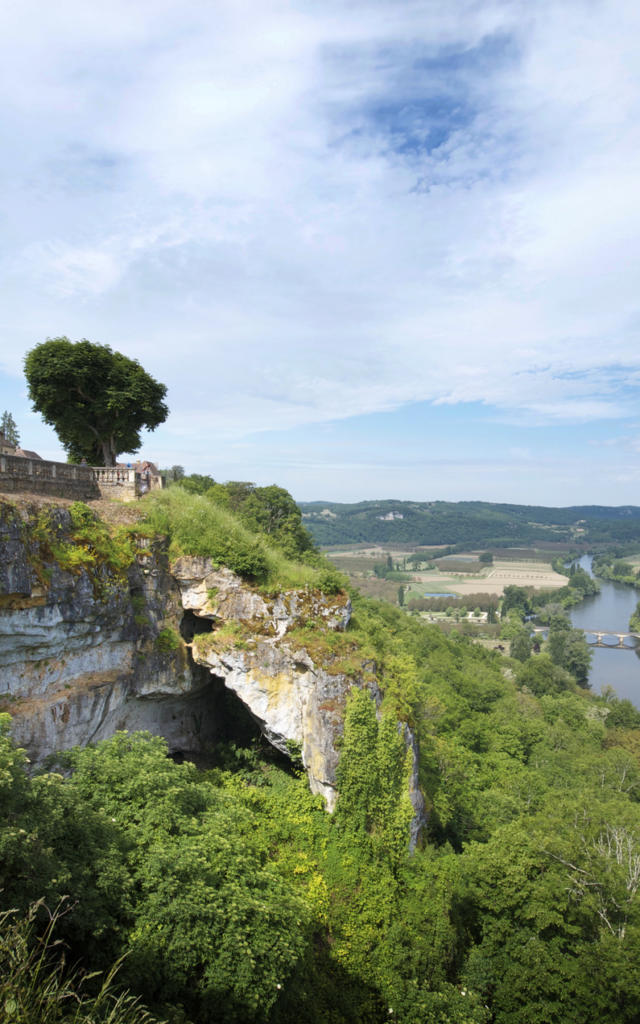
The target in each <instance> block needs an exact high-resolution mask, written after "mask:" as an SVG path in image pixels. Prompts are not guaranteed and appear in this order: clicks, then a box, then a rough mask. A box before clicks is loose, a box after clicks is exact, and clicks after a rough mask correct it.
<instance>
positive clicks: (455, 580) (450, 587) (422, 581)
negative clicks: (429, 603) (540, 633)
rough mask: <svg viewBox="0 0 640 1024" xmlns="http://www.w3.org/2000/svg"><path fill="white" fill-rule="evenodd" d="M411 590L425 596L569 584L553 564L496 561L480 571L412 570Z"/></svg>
mask: <svg viewBox="0 0 640 1024" xmlns="http://www.w3.org/2000/svg"><path fill="white" fill-rule="evenodd" d="M411 577H412V583H411V591H412V593H415V594H416V595H418V594H419V595H420V596H422V595H423V594H424V593H427V592H428V593H433V594H435V593H445V592H449V591H450V592H451V593H454V594H460V595H461V596H462V597H464V595H465V594H497V595H501V594H502V593H503V591H504V588H505V587H508V586H513V585H515V586H517V587H535V589H536V590H552V589H555V588H559V587H564V586H566V583H567V577H566V576H561V575H560V573H557V572H554V570H553V569H552V568H551V566H547V565H544V564H543V563H541V562H511V561H504V562H501V561H496V562H494V564H493V565H491V566H489V567H488V568H487V569H483V570H482V571H481V572H479V573H473V574H469V573H454V572H447V573H442V572H440V570H438V569H433V570H430V571H428V572H425V571H421V572H419V573H411Z"/></svg>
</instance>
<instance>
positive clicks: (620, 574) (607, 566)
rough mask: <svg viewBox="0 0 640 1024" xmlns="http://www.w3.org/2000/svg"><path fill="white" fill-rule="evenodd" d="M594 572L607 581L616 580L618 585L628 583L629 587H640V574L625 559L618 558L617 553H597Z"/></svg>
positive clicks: (594, 560)
mask: <svg viewBox="0 0 640 1024" xmlns="http://www.w3.org/2000/svg"><path fill="white" fill-rule="evenodd" d="M593 571H594V573H595V574H596V576H600V577H602V579H605V580H615V581H616V582H617V583H626V584H627V585H628V586H631V587H635V586H638V584H639V582H640V573H639V572H638V570H637V569H635V568H634V566H633V565H631V563H630V562H625V561H624V559H622V558H620V557H618V555H617V554H616V551H604V552H599V553H597V554H596V555H595V556H594V558H593Z"/></svg>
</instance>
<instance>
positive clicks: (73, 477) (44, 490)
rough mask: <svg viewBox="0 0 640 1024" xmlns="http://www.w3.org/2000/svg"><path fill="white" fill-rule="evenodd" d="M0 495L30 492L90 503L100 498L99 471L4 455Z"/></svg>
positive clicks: (85, 467) (61, 463) (0, 463)
mask: <svg viewBox="0 0 640 1024" xmlns="http://www.w3.org/2000/svg"><path fill="white" fill-rule="evenodd" d="M0 491H5V492H6V491H9V492H16V491H27V492H29V493H31V494H46V495H51V497H55V498H72V499H74V500H76V501H90V500H91V499H92V498H99V497H100V488H99V486H98V482H97V481H96V474H95V470H94V469H93V468H92V467H91V466H72V465H70V464H69V463H67V462H48V461H47V460H46V459H26V458H24V457H23V456H21V455H0Z"/></svg>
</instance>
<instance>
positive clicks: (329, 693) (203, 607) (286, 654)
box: [171, 558, 425, 846]
mask: <svg viewBox="0 0 640 1024" xmlns="http://www.w3.org/2000/svg"><path fill="white" fill-rule="evenodd" d="M171 569H172V573H173V576H174V578H175V579H176V580H177V581H178V585H179V587H180V591H181V594H182V601H183V605H184V607H185V608H188V609H189V611H191V612H193V613H194V614H195V615H196V616H197V617H199V618H202V619H209V620H211V622H212V628H211V630H210V631H209V632H205V633H203V634H199V635H197V636H195V637H194V640H193V644H192V654H193V658H194V661H195V662H196V663H197V664H199V665H202V666H205V667H206V668H207V669H208V670H209V671H210V672H211V673H212V674H213V675H215V676H216V677H218V678H221V679H223V680H224V682H225V685H226V686H227V687H229V689H231V690H233V691H234V693H236V694H237V695H238V697H239V698H240V700H241V701H242V702H243V704H245V706H246V707H247V708H248V709H249V711H250V712H251V715H252V716H253V718H254V719H255V720H256V722H257V723H258V725H259V726H260V729H261V730H262V732H263V734H264V735H265V736H266V737H267V739H268V740H269V742H270V743H272V744H273V746H275V747H276V748H277V749H278V750H281V751H282V752H283V753H291V752H292V745H293V749H295V750H299V752H300V756H301V758H302V763H303V765H304V767H305V770H306V772H307V776H308V778H309V785H310V787H311V791H312V792H313V793H319V794H321V795H322V796H323V797H324V799H325V801H326V805H327V808H328V810H330V811H333V809H334V807H335V804H336V800H337V796H338V794H337V790H336V767H337V765H338V759H339V743H340V739H341V737H342V733H343V729H344V711H345V706H346V701H347V696H348V694H349V692H350V691H351V689H352V688H353V687H354V686H359V687H362V688H366V689H368V690H369V692H370V693H371V695H372V697H373V698H374V700H375V701H376V703H377V704H378V705H380V702H381V699H382V694H381V692H380V689H379V687H378V685H377V682H376V680H375V675H374V674H373V672H372V668H373V667H374V666H372V665H371V664H367V663H363V664H362V670H361V671H360V672H359V673H356V675H355V676H351V675H349V676H347V675H345V674H344V673H341V672H332V671H331V666H330V665H327V664H322V665H318V664H315V663H314V661H313V659H312V658H311V657H310V655H309V653H308V651H307V650H305V649H304V647H300V645H299V644H296V642H295V641H294V640H292V639H291V637H289V636H288V634H289V632H290V631H291V630H293V629H295V627H296V626H301V625H303V624H304V622H306V621H307V620H308V619H309V618H312V619H313V620H314V621H316V622H318V621H320V622H321V623H322V624H323V626H325V627H326V628H328V629H330V630H340V631H342V630H345V629H346V627H347V625H348V624H349V618H350V615H351V604H350V602H349V601H348V600H345V597H344V595H338V596H337V597H333V598H332V597H328V596H327V595H324V594H318V593H308V592H306V591H287V592H286V593H282V594H279V595H278V596H277V597H276V598H275V599H274V600H269V599H268V598H264V597H262V596H261V595H259V594H257V593H255V592H254V591H252V590H251V589H250V588H249V587H247V585H246V584H244V583H243V582H242V581H241V580H240V579H239V578H238V577H237V576H235V575H234V573H232V572H229V570H228V569H214V568H213V566H212V565H211V563H210V562H208V560H207V559H192V558H181V559H179V560H178V561H177V562H176V563H174V564H173V565H172V567H171ZM231 620H235V621H239V622H242V623H245V624H246V625H247V627H248V629H247V632H246V636H247V637H248V638H249V639H248V640H243V639H242V638H241V637H239V638H238V639H239V641H240V642H239V643H238V642H236V643H234V642H233V641H231V642H230V643H228V644H225V643H224V642H222V643H218V642H217V641H216V623H217V624H220V623H221V622H225V621H231ZM402 730H403V735H404V740H405V744H406V746H407V748H408V749H410V750H411V751H412V755H413V775H412V779H411V802H412V804H413V807H414V811H415V816H414V819H413V823H412V831H411V845H412V846H414V845H415V842H416V841H417V838H418V835H419V832H420V829H421V828H422V826H423V824H424V821H425V804H424V798H423V796H422V793H421V791H420V788H419V785H418V745H417V742H416V740H415V737H414V735H413V733H412V732H411V730H410V728H409V727H408V726H407V725H403V726H402Z"/></svg>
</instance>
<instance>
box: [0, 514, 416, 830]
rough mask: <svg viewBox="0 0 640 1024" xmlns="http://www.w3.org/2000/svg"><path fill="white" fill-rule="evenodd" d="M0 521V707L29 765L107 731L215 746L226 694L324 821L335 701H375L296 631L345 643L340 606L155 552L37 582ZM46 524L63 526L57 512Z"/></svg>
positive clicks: (341, 599) (335, 739)
mask: <svg viewBox="0 0 640 1024" xmlns="http://www.w3.org/2000/svg"><path fill="white" fill-rule="evenodd" d="M6 509H7V507H6V506H4V505H3V504H2V503H1V502H0V702H2V703H1V704H0V706H2V710H9V711H10V712H11V714H12V716H13V735H14V738H15V739H16V740H17V742H18V743H19V744H20V745H22V746H24V747H26V749H27V751H28V754H29V757H30V758H31V759H32V761H34V762H38V761H41V760H43V759H44V758H45V757H47V756H48V755H50V754H52V753H54V752H56V751H58V750H64V749H68V748H69V747H72V746H76V745H85V744H87V743H91V742H95V741H97V740H100V739H103V738H106V737H108V736H110V735H112V734H113V733H114V732H116V731H117V730H119V729H129V730H135V729H148V730H149V731H151V732H153V733H155V734H158V735H162V736H164V737H165V739H166V740H167V742H168V744H169V748H170V750H172V751H182V752H185V753H187V754H190V755H193V754H198V753H201V752H202V751H205V750H206V749H207V747H208V745H210V744H211V742H213V741H215V740H217V739H222V738H224V721H223V711H222V705H223V703H224V702H223V701H222V700H221V694H222V692H223V686H226V687H227V688H228V689H229V690H231V691H232V692H234V693H235V694H236V695H237V696H238V698H239V699H240V700H241V701H242V703H243V704H244V705H245V707H246V708H247V710H248V712H249V713H250V715H251V716H252V717H253V719H254V721H255V722H256V723H257V724H258V725H259V727H260V729H261V730H262V732H263V733H264V735H265V736H266V737H267V739H268V740H269V741H270V742H271V743H272V744H273V745H274V746H275V747H277V748H278V749H279V750H281V751H283V752H284V753H288V754H291V755H294V754H298V753H299V755H300V757H301V759H302V763H303V765H304V767H305V769H306V771H307V774H308V778H309V784H310V786H311V789H312V791H313V792H314V793H318V794H321V795H322V796H323V797H324V799H325V801H326V804H327V807H328V809H329V810H333V808H334V806H335V803H336V798H337V793H336V767H337V764H338V759H339V744H340V739H341V736H342V732H343V726H344V711H345V705H346V700H347V697H348V694H349V692H350V691H351V689H352V688H353V687H354V686H359V687H363V688H366V689H368V690H369V692H370V693H371V695H372V697H373V698H374V700H375V701H376V703H377V704H378V705H379V704H380V701H381V693H380V690H379V688H378V684H377V682H376V678H375V666H374V665H373V664H372V663H370V662H369V663H367V662H363V663H362V664H361V667H360V668H358V669H357V670H356V671H355V672H352V671H351V670H350V672H349V675H347V674H345V673H344V672H341V671H339V670H338V669H339V666H337V667H335V668H333V667H332V663H331V657H330V656H329V655H328V656H327V657H325V656H322V662H321V663H319V662H320V659H318V663H316V662H315V661H314V659H313V658H312V657H311V655H310V653H309V651H307V650H306V649H305V648H304V646H303V645H302V644H301V642H300V641H299V640H296V634H295V630H296V629H297V628H299V627H301V626H305V625H306V624H308V623H309V622H310V621H311V622H314V623H316V624H318V623H319V624H320V629H319V633H320V634H321V633H323V632H324V633H326V631H327V630H336V631H344V630H345V629H346V627H347V625H348V623H349V618H350V614H351V606H350V602H349V600H348V599H347V597H346V595H344V594H338V595H336V596H327V595H325V594H321V593H319V592H314V591H308V590H296V591H287V592H285V593H281V594H278V595H277V596H275V597H267V596H265V595H263V594H260V593H258V592H257V591H256V590H255V589H253V588H251V587H250V586H248V585H247V584H246V583H244V582H243V581H242V580H241V579H240V578H239V577H238V576H236V575H235V574H234V573H232V572H230V571H229V570H228V569H218V568H216V567H215V566H214V565H213V564H212V563H211V562H210V561H209V560H208V559H204V558H187V557H183V558H180V559H178V560H177V561H176V562H175V563H174V564H173V565H172V566H171V567H169V566H168V564H167V560H166V555H165V553H164V552H163V550H162V549H161V547H160V546H157V545H155V546H154V545H149V546H148V550H147V551H146V552H144V553H142V554H141V555H140V556H139V558H138V560H137V564H136V565H134V566H133V567H132V568H131V569H130V570H129V573H128V575H127V577H126V578H122V577H118V575H117V574H115V573H112V574H111V575H110V574H109V571H106V574H104V573H103V576H102V578H101V579H100V580H98V581H97V580H96V578H95V575H94V576H92V575H91V574H89V573H87V572H86V571H84V570H83V571H81V572H79V573H70V572H65V571H63V570H61V569H60V567H59V566H56V565H55V564H51V565H50V566H49V568H48V569H47V573H48V577H47V580H46V584H45V583H43V580H42V579H41V578H39V577H38V574H37V573H36V572H35V570H34V569H33V566H32V563H33V561H34V559H33V554H34V551H33V550H32V548H30V541H29V536H28V530H27V531H25V528H24V524H20V523H19V522H18V521H17V520H16V519H15V517H13V518H12V514H10V513H8V512H7V510H6ZM65 516H66V517H67V518H66V519H65ZM57 518H58V519H59V520H60V528H61V529H62V530H64V529H65V524H66V528H68V525H69V520H68V513H66V512H65V510H63V509H58V510H57ZM32 547H33V546H32ZM36 553H37V552H36ZM97 583H99V584H100V585H99V586H97ZM181 624H182V628H183V630H185V629H190V628H191V627H193V628H192V629H191V632H192V633H193V634H194V635H193V637H192V639H191V641H190V642H189V643H188V644H186V645H185V644H180V643H179V644H178V645H177V647H176V649H175V650H163V649H162V645H161V644H160V643H159V635H160V633H161V631H162V630H163V629H166V628H167V627H168V626H169V627H171V630H172V635H173V636H174V637H176V639H177V635H178V634H177V630H178V629H179V628H180V626H181ZM234 624H237V627H236V626H234ZM225 625H226V626H227V632H226V634H225ZM234 630H236V634H237V635H234ZM186 635H187V636H188V635H189V634H186ZM225 635H226V639H225ZM356 665H357V661H356ZM403 729H404V737H405V743H406V745H407V747H408V748H411V749H412V750H413V756H414V778H413V780H412V802H413V805H414V809H415V812H416V816H415V819H414V828H413V841H415V838H416V836H417V832H418V831H419V828H420V827H421V825H422V823H423V821H424V801H423V798H422V795H421V793H420V790H419V787H418V784H417V763H418V762H417V745H416V743H415V739H414V737H413V736H412V734H411V732H410V730H409V729H408V728H407V727H404V726H403Z"/></svg>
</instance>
